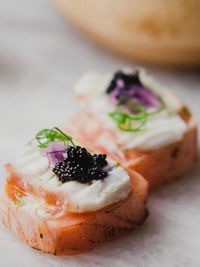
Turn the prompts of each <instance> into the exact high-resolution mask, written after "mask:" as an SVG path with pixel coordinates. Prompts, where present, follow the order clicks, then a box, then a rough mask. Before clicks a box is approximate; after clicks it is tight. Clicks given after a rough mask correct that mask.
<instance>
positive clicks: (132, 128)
mask: <svg viewBox="0 0 200 267" xmlns="http://www.w3.org/2000/svg"><path fill="white" fill-rule="evenodd" d="M127 104H128V106H129V108H133V109H134V110H135V111H136V112H137V113H136V114H135V115H132V114H130V113H128V112H121V111H120V110H119V107H117V108H116V111H114V112H110V113H109V116H110V117H111V118H112V119H113V120H114V121H115V122H116V123H117V126H118V128H119V129H120V130H122V131H126V132H138V131H141V130H144V129H145V127H146V123H147V121H148V119H149V117H150V116H152V115H156V114H158V113H160V112H161V111H163V109H164V106H163V107H161V108H159V109H157V110H155V111H152V112H148V111H147V110H146V109H145V108H144V107H142V106H141V105H140V104H137V103H134V102H132V101H128V102H127Z"/></svg>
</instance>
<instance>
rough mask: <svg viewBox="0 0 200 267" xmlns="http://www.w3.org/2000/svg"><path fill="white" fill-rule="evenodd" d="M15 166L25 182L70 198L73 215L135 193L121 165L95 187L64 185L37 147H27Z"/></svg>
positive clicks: (93, 184)
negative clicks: (132, 192) (132, 191)
mask: <svg viewBox="0 0 200 267" xmlns="http://www.w3.org/2000/svg"><path fill="white" fill-rule="evenodd" d="M13 166H14V168H15V171H16V172H18V173H20V175H21V177H22V179H23V180H24V182H27V183H32V184H33V185H34V186H35V187H37V186H38V187H40V186H42V188H44V189H46V190H47V191H49V192H54V193H58V194H59V193H60V194H62V195H64V196H66V200H67V203H66V207H67V208H68V211H71V212H92V211H96V210H99V209H102V208H104V207H105V206H108V205H110V204H113V203H115V202H118V201H120V200H123V199H125V198H126V197H127V196H128V195H129V193H130V192H131V183H130V178H129V175H128V173H127V172H126V171H125V170H124V169H123V168H122V167H120V166H118V167H114V168H113V169H112V170H111V171H110V172H108V176H107V177H106V178H104V179H103V180H93V182H92V183H91V184H81V183H79V182H77V181H70V182H65V183H61V182H60V181H59V180H58V178H57V176H56V175H53V173H52V169H51V168H52V167H51V165H50V164H49V162H48V158H47V157H46V156H45V155H43V154H42V153H41V151H40V149H39V148H38V147H37V146H35V145H33V144H29V145H27V146H26V148H25V149H24V150H23V151H22V153H20V154H19V156H18V157H17V159H16V160H15V161H14V162H13Z"/></svg>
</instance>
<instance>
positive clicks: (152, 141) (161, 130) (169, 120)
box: [75, 69, 187, 150]
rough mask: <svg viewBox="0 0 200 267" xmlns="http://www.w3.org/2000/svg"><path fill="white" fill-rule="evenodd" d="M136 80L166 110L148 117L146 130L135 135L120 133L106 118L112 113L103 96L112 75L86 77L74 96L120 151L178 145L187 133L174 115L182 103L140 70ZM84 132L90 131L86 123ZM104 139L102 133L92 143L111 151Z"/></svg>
mask: <svg viewBox="0 0 200 267" xmlns="http://www.w3.org/2000/svg"><path fill="white" fill-rule="evenodd" d="M139 77H140V79H141V81H142V83H143V84H144V85H145V86H147V87H148V88H150V89H151V90H152V91H154V92H155V93H156V94H158V95H159V96H160V97H161V98H162V100H163V102H164V103H165V105H166V109H165V110H163V111H162V112H160V113H158V114H156V115H153V116H151V117H150V118H149V120H148V122H147V124H146V128H145V129H144V130H141V131H139V132H124V131H121V130H120V129H118V127H117V125H116V124H115V122H114V121H113V120H112V119H111V118H110V117H109V115H108V113H109V112H112V111H113V110H114V107H113V105H112V104H111V103H110V101H109V99H108V96H107V94H106V93H105V91H106V89H107V87H108V86H109V84H110V82H111V79H112V75H100V74H95V73H89V74H86V75H85V76H83V77H82V78H81V79H80V81H79V82H78V83H77V85H76V86H75V94H76V96H77V98H78V99H79V100H80V102H81V103H82V105H83V107H84V108H86V109H87V110H89V112H91V114H92V115H93V116H94V117H95V120H96V121H98V123H99V124H100V125H103V127H104V128H106V129H109V130H111V131H113V132H114V133H115V136H116V140H115V141H116V142H117V144H118V145H120V146H121V147H122V148H125V149H126V148H129V149H131V148H138V149H142V150H148V149H155V148H160V147H163V146H165V145H168V144H171V143H174V142H177V141H180V140H181V139H182V138H183V136H184V134H185V132H186V131H187V125H186V123H185V122H184V120H183V119H182V118H181V117H180V116H179V115H178V112H179V110H180V109H181V107H182V103H181V102H180V100H179V99H178V98H177V97H176V96H175V95H174V94H173V93H172V92H171V91H169V90H167V89H166V88H163V87H162V86H161V85H160V84H158V83H156V82H155V81H154V80H153V78H152V77H151V76H149V75H147V73H146V72H145V70H144V69H140V71H139ZM87 128H88V129H90V123H88V125H87ZM106 138H107V137H106V135H104V134H103V133H102V135H101V136H100V139H97V141H96V143H97V144H99V145H104V143H106V144H108V146H107V148H108V149H109V150H112V149H113V145H112V144H111V146H112V147H110V148H109V141H108V140H107V139H106Z"/></svg>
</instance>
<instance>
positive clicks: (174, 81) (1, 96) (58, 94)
mask: <svg viewBox="0 0 200 267" xmlns="http://www.w3.org/2000/svg"><path fill="white" fill-rule="evenodd" d="M0 33H1V34H0V122H1V126H0V127H1V128H0V137H1V138H0V148H1V153H0V166H1V169H0V174H1V175H0V177H1V179H0V183H1V184H2V182H3V178H4V176H5V171H4V169H3V165H4V164H5V163H6V162H7V161H9V160H12V159H13V158H14V156H15V154H16V152H17V151H18V150H19V149H20V148H21V146H23V144H24V143H26V142H27V141H28V140H29V139H30V138H31V137H32V135H33V134H34V133H35V132H36V131H38V130H39V129H40V128H44V127H51V126H54V125H59V124H60V123H62V122H63V121H64V120H67V118H69V116H70V115H71V114H72V113H73V112H75V111H76V109H77V107H76V104H75V102H74V101H73V98H72V88H73V84H74V82H75V81H76V80H77V79H78V77H79V76H80V75H81V74H82V73H84V72H87V71H91V70H97V71H99V72H107V71H113V70H116V69H119V68H120V67H124V66H134V65H135V64H136V63H135V64H133V63H131V62H127V61H125V60H122V59H121V58H117V57H115V56H113V55H110V54H108V53H107V52H105V51H103V50H101V49H99V48H96V47H95V46H94V45H93V44H92V43H90V42H89V41H88V40H86V39H85V38H84V37H83V36H82V35H81V34H80V33H78V32H76V31H75V30H74V29H73V28H72V27H71V26H70V25H69V24H68V23H67V22H65V20H64V19H63V18H62V17H61V16H60V15H59V14H58V12H57V11H56V10H55V9H54V7H53V6H52V5H51V3H50V2H49V1H47V0H29V1H26V0H20V1H17V0H7V1H3V0H0ZM147 69H148V70H149V71H150V73H152V74H154V75H155V77H156V78H157V79H158V80H160V82H162V83H164V84H165V85H167V86H169V88H173V89H174V90H175V91H176V92H177V93H178V94H179V95H180V96H181V97H182V99H183V100H184V101H185V102H186V103H187V104H188V105H189V106H190V107H191V109H192V111H193V114H194V116H195V118H196V120H197V121H198V124H199V123H200V72H199V71H198V70H194V71H189V72H188V71H178V70H176V71H175V70H163V69H158V68H151V67H148V68H147ZM199 176H200V164H198V165H197V166H196V168H195V169H194V170H193V171H191V173H190V174H188V175H186V176H185V177H183V178H182V179H180V180H177V181H175V182H174V183H172V184H169V185H166V186H165V187H161V188H159V190H157V191H156V192H154V193H153V194H152V195H151V196H150V197H149V202H148V206H149V209H150V216H149V219H148V220H147V221H146V223H145V224H144V225H143V226H142V227H140V228H139V229H137V230H136V231H134V232H132V233H131V234H130V235H128V236H125V237H124V238H122V239H120V240H116V241H115V242H110V243H108V244H105V245H102V246H100V247H98V248H97V249H95V250H93V251H92V252H90V253H88V254H85V255H80V256H73V257H54V256H49V255H45V254H43V253H40V252H38V251H35V250H32V249H30V248H29V247H27V246H25V245H24V244H22V243H21V242H20V241H19V240H18V239H17V238H16V237H15V236H14V235H12V234H11V233H10V232H9V231H8V230H7V229H5V228H4V227H3V226H2V225H1V224H0V266H2V267H21V266H29V267H32V266H34V267H35V266H37V267H47V266H48V267H55V266H59V267H62V266H63V267H64V266H65V267H67V266H70V267H75V266H76V267H79V266H82V267H84V266H90V267H97V266H104V267H109V266H115V267H121V266H131V267H161V266H162V267H186V266H187V267H188V266H190V267H197V266H200V254H199V248H200V227H199V226H200V208H199V207H200V193H199V192H200V177H199Z"/></svg>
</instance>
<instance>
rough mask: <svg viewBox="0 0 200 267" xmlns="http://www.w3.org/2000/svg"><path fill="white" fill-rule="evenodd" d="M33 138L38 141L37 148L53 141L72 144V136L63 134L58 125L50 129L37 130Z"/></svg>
mask: <svg viewBox="0 0 200 267" xmlns="http://www.w3.org/2000/svg"><path fill="white" fill-rule="evenodd" d="M35 139H36V140H37V142H38V146H39V148H46V147H48V145H49V144H50V143H52V142H54V141H62V142H69V143H71V145H74V143H73V140H72V137H71V136H69V135H67V134H65V133H64V132H63V131H61V130H60V129H59V128H58V127H54V128H52V129H43V130H41V131H39V132H38V133H37V134H36V136H35Z"/></svg>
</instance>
